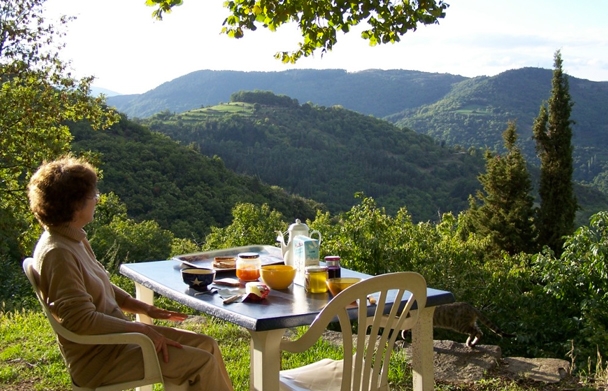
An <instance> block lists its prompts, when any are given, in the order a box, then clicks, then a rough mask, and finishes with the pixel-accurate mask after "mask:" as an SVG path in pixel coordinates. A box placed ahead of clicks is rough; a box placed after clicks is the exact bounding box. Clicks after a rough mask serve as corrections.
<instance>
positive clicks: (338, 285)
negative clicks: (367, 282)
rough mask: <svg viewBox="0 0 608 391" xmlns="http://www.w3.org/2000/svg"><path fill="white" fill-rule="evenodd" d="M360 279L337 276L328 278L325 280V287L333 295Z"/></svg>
mask: <svg viewBox="0 0 608 391" xmlns="http://www.w3.org/2000/svg"><path fill="white" fill-rule="evenodd" d="M359 281H361V279H360V278H358V277H338V278H329V279H328V280H327V289H329V291H330V292H331V294H332V295H333V296H335V295H337V294H338V293H340V292H342V291H343V290H344V289H346V288H348V287H349V286H351V285H354V284H356V283H358V282H359Z"/></svg>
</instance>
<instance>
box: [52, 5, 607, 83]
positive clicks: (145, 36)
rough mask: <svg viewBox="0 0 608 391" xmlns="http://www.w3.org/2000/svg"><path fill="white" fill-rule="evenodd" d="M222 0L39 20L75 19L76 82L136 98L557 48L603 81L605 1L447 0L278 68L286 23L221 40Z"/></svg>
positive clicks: (549, 59)
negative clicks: (425, 22) (374, 41)
mask: <svg viewBox="0 0 608 391" xmlns="http://www.w3.org/2000/svg"><path fill="white" fill-rule="evenodd" d="M223 2H224V0H204V1H203V0H184V4H183V5H182V6H180V7H177V8H175V9H174V11H173V12H172V13H170V14H167V15H165V16H164V18H163V20H162V21H156V20H154V19H153V18H152V16H151V14H152V11H153V8H151V7H147V6H145V0H104V1H93V0H47V2H46V3H45V7H46V15H47V16H48V17H49V18H51V20H52V19H56V18H57V17H58V16H59V15H69V16H75V17H76V20H75V21H72V22H70V23H69V24H68V26H67V30H66V36H65V37H64V38H63V41H64V43H65V44H66V47H65V48H64V49H63V50H62V51H61V56H62V59H63V60H64V61H69V62H70V63H71V68H72V73H73V75H74V76H77V77H84V76H95V78H96V79H95V81H94V83H93V85H94V86H95V87H98V88H103V89H107V90H109V91H113V92H116V93H120V94H140V93H144V92H147V91H149V90H152V89H154V88H156V87H158V86H159V85H161V84H163V83H165V82H168V81H171V80H173V79H176V78H178V77H180V76H183V75H186V74H188V73H190V72H194V71H198V70H203V69H210V70H238V71H283V70H288V69H296V68H298V69H301V68H305V69H345V70H347V71H349V72H356V71H361V70H365V69H404V70H417V71H423V72H438V73H450V74H455V75H462V76H466V77H475V76H494V75H497V74H499V73H501V72H504V71H507V70H510V69H518V68H523V67H540V68H547V69H552V68H553V56H554V53H555V52H556V51H557V50H560V51H561V54H562V60H563V67H564V70H565V71H566V72H567V73H568V74H569V75H571V76H573V77H577V78H581V79H588V80H592V81H608V22H606V19H607V18H608V1H606V0H579V1H576V2H573V1H571V0H447V1H446V2H447V3H448V4H450V7H449V8H448V9H447V11H446V17H445V18H444V19H440V22H439V24H435V25H430V26H421V27H419V28H418V29H417V30H416V31H414V32H408V33H406V34H405V35H404V36H403V37H402V39H401V42H399V43H396V44H385V45H378V46H375V47H370V46H369V43H368V42H367V41H365V40H363V39H362V38H361V37H360V35H359V33H360V29H359V31H356V30H352V31H351V32H350V33H348V34H346V35H341V36H338V43H337V44H336V45H334V49H333V50H332V51H331V52H328V53H326V54H325V55H323V56H321V55H320V54H315V55H314V56H313V57H309V58H304V59H301V60H300V61H298V63H297V64H296V65H285V64H283V63H281V62H280V61H279V60H276V59H275V58H274V54H275V53H276V52H278V51H291V50H293V49H295V48H296V47H297V43H298V42H299V41H300V39H301V36H300V34H299V31H298V30H297V29H296V28H295V26H293V25H287V26H283V27H281V28H279V29H278V30H277V31H276V32H270V31H268V30H266V29H264V28H262V27H260V28H258V30H257V31H246V32H245V37H244V38H241V39H234V38H229V37H228V36H225V35H222V34H220V30H221V28H222V22H223V21H224V19H225V18H226V16H228V10H227V9H225V8H223V6H222V4H223Z"/></svg>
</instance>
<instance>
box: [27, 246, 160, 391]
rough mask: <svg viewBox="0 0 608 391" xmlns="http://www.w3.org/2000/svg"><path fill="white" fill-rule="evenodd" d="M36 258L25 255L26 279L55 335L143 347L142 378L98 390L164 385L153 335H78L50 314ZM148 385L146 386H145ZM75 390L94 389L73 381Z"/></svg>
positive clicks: (148, 387) (101, 343)
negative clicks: (35, 261) (40, 286)
mask: <svg viewBox="0 0 608 391" xmlns="http://www.w3.org/2000/svg"><path fill="white" fill-rule="evenodd" d="M33 263H34V259H33V258H26V259H25V260H24V261H23V270H24V271H25V274H26V275H27V278H28V279H29V280H30V282H31V283H32V286H33V288H34V291H35V292H36V297H38V301H40V305H41V306H42V309H43V310H44V313H45V315H46V317H47V318H48V320H49V322H50V323H51V327H52V328H53V330H54V331H55V333H56V334H58V335H61V336H62V337H63V338H65V339H67V340H69V341H72V342H76V343H79V344H84V345H122V344H136V345H139V346H140V347H141V351H142V355H143V364H144V377H143V379H139V380H133V381H127V382H123V383H116V384H110V385H105V386H102V387H98V388H96V389H95V390H96V391H120V390H126V389H131V388H136V387H138V389H140V390H144V389H145V390H151V389H152V386H151V385H152V384H155V383H161V384H163V376H162V372H161V369H160V364H159V362H158V355H157V354H156V349H155V348H154V343H153V342H152V340H151V339H150V338H148V337H147V336H146V335H144V334H141V333H114V334H100V335H79V334H76V333H73V332H71V331H70V330H68V329H66V328H65V327H63V326H62V325H61V323H59V321H58V320H57V318H55V316H54V315H53V314H52V313H51V311H50V309H49V307H48V304H47V303H46V300H45V298H44V296H43V295H42V292H40V288H39V281H40V276H39V275H38V272H37V271H36V269H34V264H33ZM142 386H146V387H142ZM72 389H73V390H75V391H89V390H93V389H91V388H85V387H78V386H77V385H75V384H74V382H72Z"/></svg>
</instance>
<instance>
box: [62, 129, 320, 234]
mask: <svg viewBox="0 0 608 391" xmlns="http://www.w3.org/2000/svg"><path fill="white" fill-rule="evenodd" d="M70 130H71V132H72V134H73V135H74V137H75V138H74V142H73V149H74V150H75V151H89V150H90V151H93V152H94V153H96V154H100V160H101V162H100V164H99V168H100V169H101V170H102V172H103V178H102V180H101V181H100V183H99V189H100V190H101V191H102V192H114V193H116V194H117V195H118V196H119V197H120V199H121V200H122V201H123V202H124V203H125V204H126V205H127V208H128V211H129V216H130V217H131V218H133V219H135V220H137V221H142V220H155V221H156V222H158V224H159V225H160V226H161V227H162V228H164V229H168V230H170V231H172V232H173V233H174V234H175V235H176V236H178V237H181V238H189V239H193V240H196V241H199V242H200V241H201V239H203V238H204V236H205V235H206V234H208V233H209V232H210V230H211V227H214V226H215V227H225V226H227V225H229V224H230V223H231V220H232V213H231V211H232V208H233V207H234V205H235V204H236V203H238V202H249V203H253V204H255V205H261V204H263V203H267V204H268V205H269V206H270V207H271V208H273V209H276V210H278V211H279V212H281V213H282V214H283V216H284V217H285V219H286V221H294V220H295V219H296V218H300V219H307V218H310V219H312V218H314V216H315V213H316V210H317V209H320V210H326V208H325V207H324V206H322V205H320V204H318V203H316V202H314V201H311V200H305V199H303V198H302V197H298V196H293V195H290V194H287V192H285V191H284V190H282V189H280V188H278V187H276V186H272V187H271V186H270V185H267V184H265V183H263V182H262V181H261V180H260V179H259V178H256V177H252V176H246V175H238V174H235V173H234V172H233V171H231V170H229V169H228V168H226V167H225V165H224V163H223V162H222V160H220V159H218V158H211V157H207V156H203V155H201V154H200V153H198V152H197V151H196V150H194V149H192V148H190V147H186V146H182V145H179V144H178V143H176V142H175V141H173V140H170V139H169V138H167V137H166V136H163V135H161V134H158V133H153V132H150V130H148V129H146V128H145V127H142V126H140V125H137V124H135V123H133V122H132V121H129V120H126V119H123V120H122V121H121V122H120V123H118V124H116V125H114V126H113V127H112V128H111V129H110V130H106V131H93V130H91V128H90V127H89V126H88V125H86V124H84V123H78V124H72V125H70Z"/></svg>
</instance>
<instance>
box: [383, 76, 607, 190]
mask: <svg viewBox="0 0 608 391" xmlns="http://www.w3.org/2000/svg"><path fill="white" fill-rule="evenodd" d="M551 78H552V71H550V70H546V69H540V68H523V69H518V70H513V71H507V72H503V73H501V74H499V75H497V76H494V77H476V78H473V79H468V80H465V81H462V82H460V83H457V84H455V85H454V86H453V89H452V91H450V93H448V94H447V95H446V96H444V97H443V98H442V99H440V100H438V101H437V102H434V103H432V104H426V105H422V106H421V107H418V108H413V109H407V110H404V111H402V112H400V113H397V114H394V115H391V116H388V117H386V119H387V120H389V121H391V122H394V123H395V124H396V125H398V126H405V127H408V128H410V129H415V130H416V131H417V132H421V133H424V134H427V135H429V136H431V137H433V138H434V139H437V140H441V141H445V142H447V143H448V144H459V145H465V146H477V147H484V148H485V147H488V148H491V149H496V150H499V151H500V150H501V149H502V137H501V134H502V132H503V131H504V130H505V129H506V126H507V125H506V124H507V121H509V120H516V123H517V128H518V133H519V135H520V138H519V139H520V144H521V145H522V149H523V151H524V153H525V154H526V158H527V159H528V161H529V163H531V164H534V165H538V164H539V163H538V160H537V158H536V152H535V145H534V142H533V140H532V138H531V137H532V124H533V122H534V120H535V118H536V117H537V116H538V112H539V109H540V105H541V103H542V102H543V101H546V100H548V99H549V97H550V95H551ZM568 80H569V85H570V94H571V96H572V100H573V101H574V107H573V109H572V119H573V120H574V121H575V124H574V125H573V141H572V142H573V145H574V168H575V179H576V180H578V181H588V182H592V181H593V180H594V178H595V177H596V176H597V175H598V174H600V173H601V172H602V171H604V170H605V166H606V165H607V163H608V82H592V81H589V80H582V79H577V78H573V77H569V78H568Z"/></svg>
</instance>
